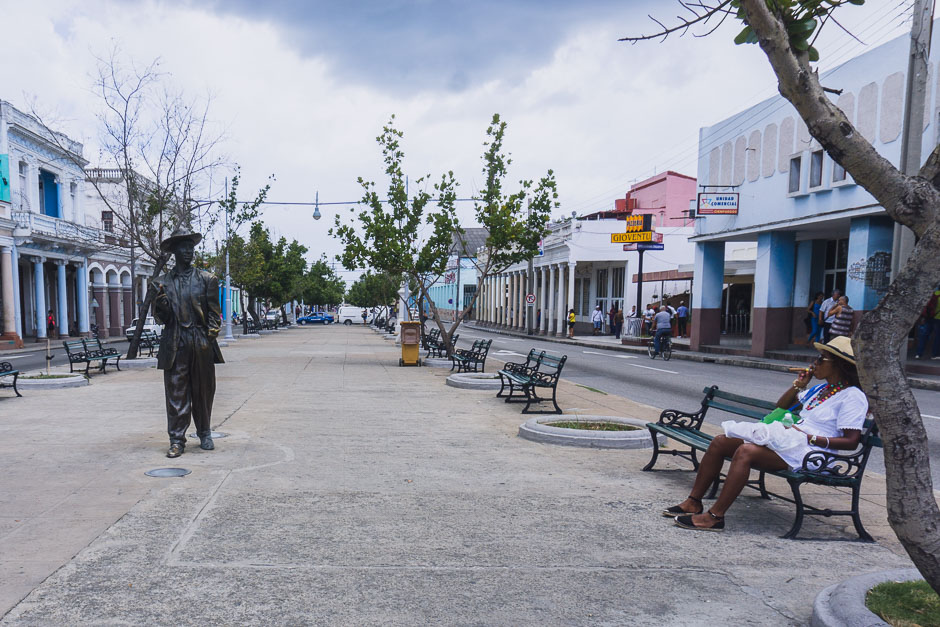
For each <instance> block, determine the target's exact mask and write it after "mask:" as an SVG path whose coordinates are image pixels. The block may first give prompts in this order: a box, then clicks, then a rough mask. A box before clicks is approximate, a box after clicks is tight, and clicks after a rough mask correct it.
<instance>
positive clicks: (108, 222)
mask: <svg viewBox="0 0 940 627" xmlns="http://www.w3.org/2000/svg"><path fill="white" fill-rule="evenodd" d="M101 230H103V231H105V232H107V233H114V213H112V212H110V211H102V212H101Z"/></svg>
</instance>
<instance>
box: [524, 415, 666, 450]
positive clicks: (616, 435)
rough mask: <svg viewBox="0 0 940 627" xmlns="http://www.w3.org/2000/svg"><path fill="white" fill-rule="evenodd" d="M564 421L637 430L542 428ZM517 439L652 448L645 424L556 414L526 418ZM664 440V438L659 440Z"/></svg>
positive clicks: (611, 446)
mask: <svg viewBox="0 0 940 627" xmlns="http://www.w3.org/2000/svg"><path fill="white" fill-rule="evenodd" d="M565 420H571V421H583V422H601V421H603V422H615V423H619V424H625V425H630V426H632V427H637V430H636V431H591V430H588V429H563V428H561V427H552V426H551V425H547V424H543V423H546V422H562V421H565ZM519 437H520V438H523V439H525V440H531V441H532V442H539V443H540V444H557V445H560V446H579V447H582V448H614V449H638V448H653V438H652V436H651V435H650V432H649V430H648V429H647V428H646V421H645V420H639V419H637V418H621V417H619V416H594V415H586V414H556V415H554V416H540V417H538V418H530V419H529V420H526V421H525V422H524V423H522V424H521V425H519ZM663 439H665V438H663Z"/></svg>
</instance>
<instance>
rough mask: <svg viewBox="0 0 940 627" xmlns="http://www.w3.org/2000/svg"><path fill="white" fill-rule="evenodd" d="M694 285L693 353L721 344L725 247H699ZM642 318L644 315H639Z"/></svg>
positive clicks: (720, 244)
mask: <svg viewBox="0 0 940 627" xmlns="http://www.w3.org/2000/svg"><path fill="white" fill-rule="evenodd" d="M693 277H694V279H693V281H692V306H693V309H692V339H691V342H690V343H691V348H692V350H699V349H700V348H701V347H702V346H705V345H707V344H719V343H720V341H721V293H722V290H723V289H724V281H725V243H724V242H699V243H696V244H695V270H694V272H693ZM637 313H638V314H639V313H641V312H637Z"/></svg>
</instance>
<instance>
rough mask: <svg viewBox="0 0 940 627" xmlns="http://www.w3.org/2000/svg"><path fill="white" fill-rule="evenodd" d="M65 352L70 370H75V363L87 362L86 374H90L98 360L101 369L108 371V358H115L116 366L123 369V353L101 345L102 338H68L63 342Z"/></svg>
mask: <svg viewBox="0 0 940 627" xmlns="http://www.w3.org/2000/svg"><path fill="white" fill-rule="evenodd" d="M62 345H63V346H64V347H65V352H66V354H67V355H68V358H69V372H75V369H74V367H75V364H85V376H88V375H89V369H90V368H91V364H92V363H95V362H98V363H99V364H100V367H99V370H100V371H101V372H107V371H106V369H105V368H106V367H107V365H108V360H109V359H113V360H114V365H115V367H116V368H117V369H118V370H120V369H121V354H120V353H119V352H118V351H117V349H116V348H105V347H104V346H102V345H101V340H99V339H97V338H95V339H84V340H71V341H69V340H66V341H64V342H62Z"/></svg>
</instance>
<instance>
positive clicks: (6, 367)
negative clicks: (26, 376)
mask: <svg viewBox="0 0 940 627" xmlns="http://www.w3.org/2000/svg"><path fill="white" fill-rule="evenodd" d="M19 376H20V371H19V370H14V369H13V364H11V363H10V362H8V361H0V387H3V386H4V385H10V384H9V383H4V382H3V379H5V378H6V377H13V384H12V385H13V391H14V392H16V395H17V396H23V395H22V394H20V391H19V390H17V389H16V380H17V379H18V378H19Z"/></svg>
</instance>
